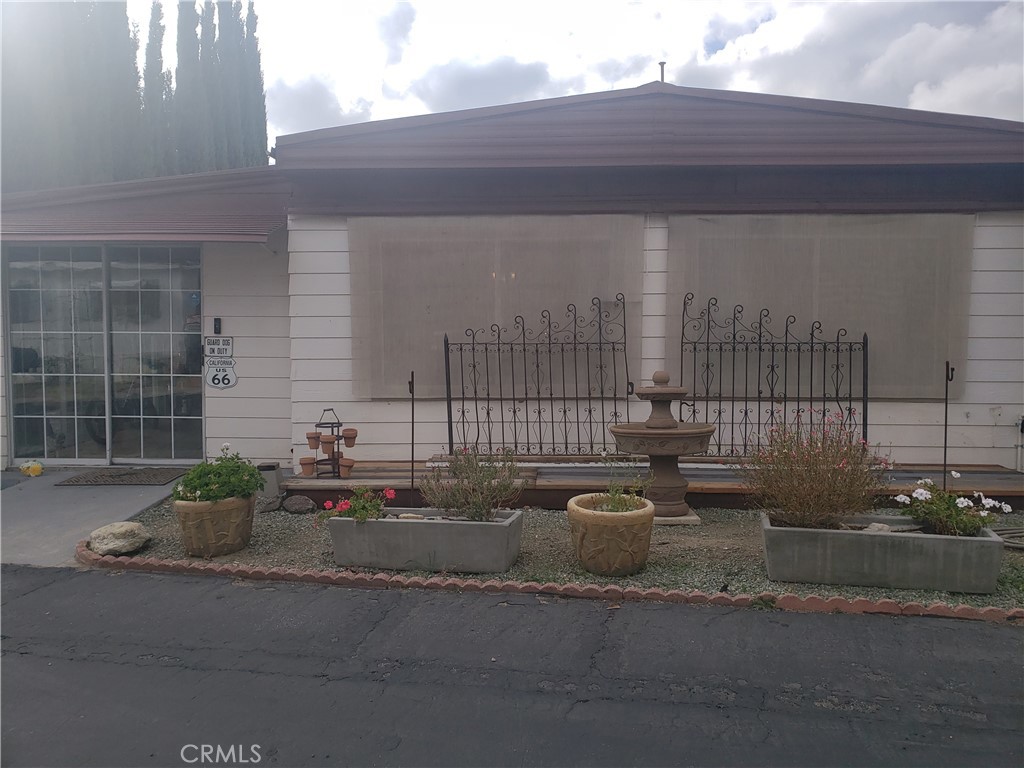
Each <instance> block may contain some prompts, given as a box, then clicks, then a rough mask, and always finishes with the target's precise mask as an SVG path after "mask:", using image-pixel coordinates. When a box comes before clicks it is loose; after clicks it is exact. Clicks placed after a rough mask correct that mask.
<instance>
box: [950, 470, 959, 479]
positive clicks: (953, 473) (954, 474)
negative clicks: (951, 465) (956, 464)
mask: <svg viewBox="0 0 1024 768" xmlns="http://www.w3.org/2000/svg"><path fill="white" fill-rule="evenodd" d="M949 474H951V475H952V476H953V477H955V478H956V479H957V480H959V479H960V473H959V472H957V471H956V470H953V471H952V472H950V473H949Z"/></svg>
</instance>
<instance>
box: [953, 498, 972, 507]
mask: <svg viewBox="0 0 1024 768" xmlns="http://www.w3.org/2000/svg"><path fill="white" fill-rule="evenodd" d="M956 505H957V506H958V507H960V509H967V508H968V507H973V506H974V502H973V501H971V500H970V499H965V498H964V497H963V496H961V497H960V498H959V499H957V500H956Z"/></svg>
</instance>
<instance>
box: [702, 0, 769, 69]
mask: <svg viewBox="0 0 1024 768" xmlns="http://www.w3.org/2000/svg"><path fill="white" fill-rule="evenodd" d="M749 10H750V11H752V12H754V13H753V14H752V15H751V16H749V17H747V18H746V19H740V20H735V19H727V18H725V17H724V16H721V15H718V14H716V15H715V16H714V17H713V18H712V19H711V20H710V21H709V22H708V25H707V31H706V32H705V33H704V55H705V56H713V55H714V54H716V53H717V52H718V51H720V50H722V49H723V48H725V46H726V45H727V44H728V43H730V42H732V41H733V40H735V39H736V38H737V37H742V36H743V35H749V34H750V33H751V32H754V31H755V30H756V29H757V28H758V27H759V26H761V24H763V23H764V22H766V21H771V20H772V19H773V18H775V13H774V12H773V10H772V8H771V7H770V6H769V5H767V4H763V3H762V4H758V5H755V6H751V7H750V9H749Z"/></svg>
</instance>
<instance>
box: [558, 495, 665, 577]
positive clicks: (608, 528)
mask: <svg viewBox="0 0 1024 768" xmlns="http://www.w3.org/2000/svg"><path fill="white" fill-rule="evenodd" d="M604 495H605V494H603V493H585V494H583V495H581V496H573V497H572V498H571V499H569V503H568V505H567V510H568V513H569V531H570V536H571V537H572V543H573V546H574V547H575V549H576V557H577V559H579V562H580V565H582V566H583V567H584V568H585V569H586V570H587V571H589V572H590V573H593V574H596V575H598V576H628V575H630V574H631V573H636V572H637V571H639V570H641V569H643V567H644V566H645V565H647V553H648V552H649V551H650V548H651V526H653V525H654V504H653V503H652V502H651V501H650V500H649V499H641V501H643V502H644V506H643V507H642V508H641V509H634V510H630V511H629V512H601V511H598V510H596V509H594V507H595V506H597V504H598V503H599V501H600V499H601V497H602V496H604Z"/></svg>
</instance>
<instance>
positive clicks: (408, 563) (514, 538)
mask: <svg viewBox="0 0 1024 768" xmlns="http://www.w3.org/2000/svg"><path fill="white" fill-rule="evenodd" d="M388 511H389V512H390V513H391V514H402V513H405V512H413V513H416V514H420V515H439V514H441V513H440V512H439V511H438V510H436V509H399V508H394V507H392V508H389V510H388ZM327 528H328V530H329V531H330V533H331V542H332V543H333V544H334V561H335V562H336V563H337V564H338V565H350V566H353V565H354V566H360V567H363V568H386V569H389V570H396V571H437V572H440V571H448V572H452V573H500V572H501V571H506V570H508V569H509V568H510V567H511V566H512V563H514V562H515V561H516V558H517V557H519V543H520V540H521V539H522V534H523V511H522V510H521V509H517V510H513V511H508V510H501V511H499V512H498V514H497V517H496V518H495V520H494V521H493V522H489V523H480V522H473V521H470V520H443V519H441V518H440V517H426V518H424V519H423V520H398V519H396V518H385V519H382V520H367V521H366V522H365V523H357V522H356V521H355V520H352V519H351V518H347V517H331V518H328V520H327Z"/></svg>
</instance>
